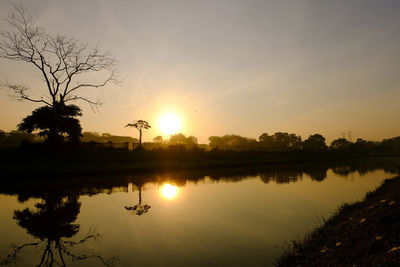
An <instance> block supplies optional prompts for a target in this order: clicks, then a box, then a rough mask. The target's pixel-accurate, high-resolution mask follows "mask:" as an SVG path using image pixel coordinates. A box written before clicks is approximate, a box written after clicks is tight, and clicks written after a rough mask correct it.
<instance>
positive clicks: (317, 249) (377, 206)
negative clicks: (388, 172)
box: [277, 176, 400, 266]
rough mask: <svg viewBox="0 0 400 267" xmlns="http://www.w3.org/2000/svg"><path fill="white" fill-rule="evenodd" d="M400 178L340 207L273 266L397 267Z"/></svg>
mask: <svg viewBox="0 0 400 267" xmlns="http://www.w3.org/2000/svg"><path fill="white" fill-rule="evenodd" d="M399 265H400V176H399V177H396V178H393V179H388V180H385V181H384V183H383V184H382V185H381V186H380V187H379V188H378V189H376V190H375V191H373V192H370V193H368V194H367V195H366V197H365V199H364V200H363V201H360V202H356V203H353V204H344V205H342V206H341V207H340V208H339V209H338V211H337V212H336V214H334V215H333V216H332V217H331V218H330V219H328V220H327V221H325V223H324V224H323V225H322V226H321V227H319V228H317V229H315V230H314V231H312V232H310V233H309V234H308V235H306V237H305V238H304V239H303V240H301V241H292V242H291V243H290V244H289V246H288V247H287V249H286V250H285V251H284V253H283V254H282V255H281V257H280V258H279V259H278V261H277V266H399Z"/></svg>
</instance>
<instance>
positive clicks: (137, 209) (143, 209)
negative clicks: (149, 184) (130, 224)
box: [125, 184, 151, 216]
mask: <svg viewBox="0 0 400 267" xmlns="http://www.w3.org/2000/svg"><path fill="white" fill-rule="evenodd" d="M142 186H143V185H142V184H139V185H138V186H137V187H138V191H139V203H138V204H136V205H133V206H126V207H125V209H126V210H131V211H133V212H134V213H135V214H136V215H139V216H142V215H143V214H146V213H147V212H148V211H149V209H150V208H151V206H150V205H147V204H142Z"/></svg>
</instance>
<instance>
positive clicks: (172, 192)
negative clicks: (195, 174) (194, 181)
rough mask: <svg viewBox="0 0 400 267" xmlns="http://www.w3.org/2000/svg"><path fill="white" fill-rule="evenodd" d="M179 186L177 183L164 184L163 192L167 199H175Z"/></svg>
mask: <svg viewBox="0 0 400 267" xmlns="http://www.w3.org/2000/svg"><path fill="white" fill-rule="evenodd" d="M178 191H179V188H178V187H177V186H175V185H171V184H164V185H163V186H162V187H161V194H162V196H163V197H164V198H166V199H173V198H175V197H176V196H177V194H178Z"/></svg>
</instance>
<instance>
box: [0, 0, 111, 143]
mask: <svg viewBox="0 0 400 267" xmlns="http://www.w3.org/2000/svg"><path fill="white" fill-rule="evenodd" d="M7 22H8V24H9V26H10V28H11V29H12V30H9V31H2V32H1V37H2V42H0V58H3V59H8V60H14V61H22V62H25V63H28V64H30V65H31V66H32V67H33V68H34V69H36V70H39V72H40V75H41V78H42V79H43V80H44V82H45V87H46V93H44V94H42V95H41V97H40V98H33V97H31V96H30V93H29V91H30V90H29V88H27V87H25V86H24V85H17V84H9V83H4V84H3V87H6V88H8V89H10V90H11V91H12V92H13V94H14V96H15V97H16V98H17V99H18V100H27V101H30V102H34V103H42V104H44V105H45V106H44V107H40V108H38V109H36V110H35V111H34V112H33V113H32V115H30V116H28V117H26V118H25V119H24V120H23V121H22V122H21V124H20V125H19V129H20V130H27V131H28V132H32V131H34V130H36V129H39V130H41V132H40V134H41V135H45V136H47V138H48V141H49V142H54V141H57V142H59V141H63V133H66V134H67V135H68V139H69V140H73V141H79V137H80V136H81V127H80V124H79V121H78V120H77V119H76V118H74V117H76V116H81V115H82V114H81V110H80V108H78V107H77V106H75V105H69V104H67V103H68V102H72V101H84V102H86V103H88V104H89V105H90V106H91V107H92V109H94V108H96V107H98V106H99V105H100V102H99V101H96V100H93V99H90V98H88V97H84V96H82V95H81V94H80V93H79V92H80V91H81V90H82V89H85V88H86V89H87V88H100V87H104V86H106V85H107V84H109V83H118V80H117V79H116V77H115V71H114V66H115V59H114V58H113V57H112V56H111V55H110V54H109V53H108V52H101V51H100V50H99V49H98V47H95V48H93V49H90V48H89V47H88V45H87V44H82V43H80V42H79V41H78V40H77V39H74V38H69V37H66V36H64V35H51V34H49V33H48V32H46V30H45V29H43V28H40V27H39V26H37V25H36V24H35V23H34V21H33V20H32V19H30V18H29V16H28V15H27V14H26V10H25V8H24V7H23V5H22V4H21V3H18V4H15V5H14V10H13V12H12V13H11V14H10V15H9V17H8V19H7ZM93 73H97V74H98V75H97V76H98V77H102V78H101V80H100V81H99V82H96V81H94V82H90V81H88V79H87V78H88V77H90V74H93ZM87 74H89V75H87ZM83 76H85V78H86V79H82V78H83ZM79 79H80V80H81V81H82V80H84V82H79Z"/></svg>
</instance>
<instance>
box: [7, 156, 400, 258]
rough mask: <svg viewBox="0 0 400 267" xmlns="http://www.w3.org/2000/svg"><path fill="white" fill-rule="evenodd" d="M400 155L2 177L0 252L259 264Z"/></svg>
mask: <svg viewBox="0 0 400 267" xmlns="http://www.w3.org/2000/svg"><path fill="white" fill-rule="evenodd" d="M399 163H400V162H399V160H393V159H392V160H377V161H371V160H369V161H356V162H347V163H335V164H322V165H321V164H314V165H292V166H279V167H276V168H273V167H272V168H269V169H265V170H262V171H256V170H241V171H240V174H238V173H239V171H237V170H231V171H218V172H211V171H210V172H207V171H205V172H202V173H180V174H160V175H147V176H124V177H121V176H119V177H117V176H116V177H106V178H100V177H99V178H96V179H83V178H79V177H71V178H70V179H63V180H59V179H58V180H56V179H55V178H54V179H52V181H47V182H37V181H36V180H35V181H31V182H19V183H15V182H14V183H10V182H9V183H2V184H0V185H1V187H0V188H1V189H0V236H1V237H2V238H1V240H0V259H1V263H2V264H5V265H6V264H10V265H11V266H13V265H17V266H38V265H39V264H42V265H41V266H50V263H53V265H54V266H57V264H58V265H60V266H63V265H64V264H65V265H67V266H102V265H109V266H113V265H116V266H206V265H209V266H266V265H269V264H272V263H273V261H274V258H275V257H276V256H277V255H279V251H280V250H281V249H282V246H284V244H285V242H286V241H289V240H291V239H294V238H298V237H301V236H303V235H304V234H305V233H306V232H307V231H308V230H310V229H312V228H313V227H315V226H316V225H319V224H320V223H321V220H322V218H327V217H329V216H330V215H332V214H333V213H334V211H335V210H336V208H337V207H338V206H339V205H340V204H342V203H344V202H354V201H357V200H361V199H362V198H363V197H364V195H365V193H366V192H368V191H370V190H373V189H375V188H376V187H378V186H379V185H380V183H381V182H382V181H383V180H384V179H385V178H389V177H393V176H395V174H394V173H395V170H396V166H399V165H400V164H399ZM207 173H208V174H207ZM139 198H140V199H139Z"/></svg>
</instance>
